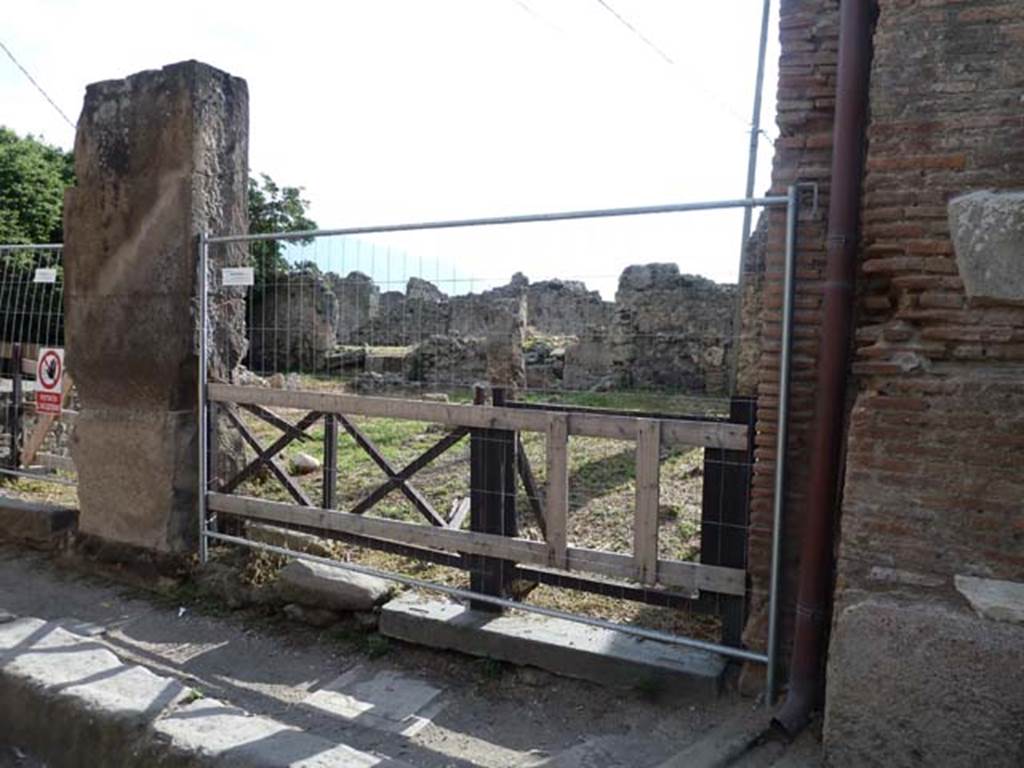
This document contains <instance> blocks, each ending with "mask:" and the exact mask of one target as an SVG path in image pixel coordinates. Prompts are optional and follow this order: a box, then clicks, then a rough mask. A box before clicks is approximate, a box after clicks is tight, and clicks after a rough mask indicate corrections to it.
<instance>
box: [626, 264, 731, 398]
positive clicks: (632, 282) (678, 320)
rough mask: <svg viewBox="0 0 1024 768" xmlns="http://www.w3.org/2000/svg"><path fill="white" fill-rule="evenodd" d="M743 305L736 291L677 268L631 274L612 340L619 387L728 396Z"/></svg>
mask: <svg viewBox="0 0 1024 768" xmlns="http://www.w3.org/2000/svg"><path fill="white" fill-rule="evenodd" d="M736 302H737V294H736V286H734V285H719V284H718V283H715V282H713V281H711V280H708V279H706V278H703V277H697V276H694V275H681V274H679V267H677V266H676V265H675V264H645V265H636V266H632V267H627V268H626V269H625V271H623V273H622V275H621V276H620V277H619V289H618V291H616V293H615V309H616V313H615V319H614V321H613V329H612V339H611V340H612V344H611V347H612V366H613V369H614V370H615V372H616V373H617V375H618V378H619V384H620V386H625V387H628V388H632V389H675V390H682V391H684V392H694V393H704V392H707V393H714V394H724V393H725V392H726V387H727V383H728V376H727V374H728V365H727V362H728V359H729V356H730V355H731V354H732V351H733V347H734V339H733V335H734V334H733V325H734V324H735V320H736Z"/></svg>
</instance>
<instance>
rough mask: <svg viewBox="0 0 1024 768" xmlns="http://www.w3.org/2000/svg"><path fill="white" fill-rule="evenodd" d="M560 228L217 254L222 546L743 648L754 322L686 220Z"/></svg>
mask: <svg viewBox="0 0 1024 768" xmlns="http://www.w3.org/2000/svg"><path fill="white" fill-rule="evenodd" d="M786 202H787V201H786V198H772V199H771V201H770V204H774V205H778V204H785V203H786ZM733 207H734V208H736V210H735V211H733V213H736V214H737V216H738V215H739V213H740V209H741V208H742V207H743V206H742V205H737V206H733ZM662 213H665V212H664V211H662ZM522 218H523V219H529V217H522ZM570 218H571V219H573V220H567V221H549V220H543V221H532V220H529V221H527V220H523V221H517V222H515V223H514V224H513V223H512V222H509V221H502V222H500V223H480V222H473V223H458V224H456V225H450V224H444V225H437V226H435V225H401V226H398V227H394V228H364V229H361V230H336V231H324V232H318V233H308V234H300V235H285V236H281V237H269V238H259V237H255V236H251V237H245V236H236V237H232V236H223V237H214V238H210V241H209V244H208V245H207V251H206V259H207V261H208V263H209V264H210V265H211V269H210V270H209V271H208V273H207V280H208V281H209V285H210V289H209V298H210V304H211V316H210V320H211V324H212V326H213V327H212V328H210V329H209V331H210V332H208V333H207V336H206V337H207V338H211V339H213V346H214V350H216V348H217V345H218V341H217V339H218V333H219V331H218V326H217V323H218V318H219V319H220V321H223V318H224V316H225V312H226V313H227V314H232V313H233V314H232V317H234V321H233V322H235V323H236V332H241V333H242V334H243V335H244V345H243V349H242V350H241V351H240V352H239V354H238V360H239V362H240V366H239V367H237V368H234V369H232V368H228V367H225V368H222V369H221V370H219V371H217V370H211V378H210V382H211V385H210V390H211V394H210V398H209V399H210V402H211V405H212V406H213V408H212V414H213V415H214V417H215V419H214V421H215V424H214V432H215V433H216V434H217V435H218V438H217V441H216V445H217V449H218V455H217V462H216V466H215V469H214V471H213V472H212V474H211V476H210V481H211V482H210V483H209V484H208V486H207V491H209V500H210V501H209V503H210V506H211V509H212V510H213V512H214V516H215V520H216V522H215V526H214V536H216V535H218V534H217V533H216V530H217V526H221V531H223V530H224V529H223V527H222V526H223V524H224V521H227V520H236V521H242V520H244V521H247V523H246V524H245V525H247V526H249V527H250V528H251V527H252V526H254V525H258V526H262V525H265V524H267V523H272V524H276V525H284V526H286V527H291V528H293V529H295V530H301V531H306V532H313V533H316V534H318V535H320V536H321V537H322V538H324V539H325V540H329V541H330V542H331V543H330V547H331V549H330V552H331V554H330V556H331V557H333V558H336V559H339V560H346V561H348V562H350V563H356V564H362V565H368V566H371V567H374V568H378V569H380V570H383V571H398V572H400V573H404V574H406V575H408V574H418V575H419V576H422V577H423V578H424V579H425V580H426V581H432V582H436V583H439V584H444V585H450V586H455V587H458V588H459V589H462V588H466V587H469V588H470V589H472V590H474V591H475V592H480V593H487V594H490V595H492V596H496V597H498V598H500V599H505V598H510V599H514V600H518V601H520V602H521V603H522V604H523V605H527V606H536V607H538V608H541V609H552V610H557V611H565V612H569V613H572V614H580V615H585V616H591V617H597V618H600V619H609V620H613V621H616V622H623V623H627V624H630V625H633V626H639V627H648V628H652V629H657V630H667V631H670V632H673V633H678V634H682V635H686V636H688V637H693V638H700V639H702V640H708V641H723V640H725V641H727V642H728V644H730V645H732V646H734V647H736V648H737V649H738V648H739V646H740V645H741V644H742V643H741V639H740V637H739V634H738V629H737V627H738V626H739V625H738V624H737V617H738V620H739V621H740V622H741V621H742V615H743V605H744V601H745V600H746V599H749V598H750V597H754V598H756V599H762V598H763V597H765V596H762V595H757V596H751V595H748V594H745V586H744V581H745V580H744V573H743V572H744V569H745V567H746V562H747V538H746V537H747V533H748V530H749V526H748V522H747V520H748V517H747V512H748V510H747V506H748V502H749V498H748V495H749V494H748V488H749V478H750V473H751V457H752V455H753V454H752V446H753V437H752V425H753V419H752V417H751V414H750V413H748V412H744V411H743V409H742V408H740V407H739V406H738V403H739V402H740V399H739V398H737V396H736V395H737V393H736V391H735V382H736V380H737V366H738V365H740V362H739V361H740V360H741V359H746V360H747V361H748V362H749V361H753V364H755V365H756V364H757V357H758V355H757V353H756V351H755V352H754V353H751V352H750V350H749V349H746V351H745V354H743V355H741V350H742V349H743V348H744V347H749V346H750V345H751V344H756V343H757V340H758V339H759V334H760V329H759V328H757V327H754V326H753V325H752V324H750V323H748V322H747V321H746V320H745V318H744V317H743V312H742V311H741V306H740V301H741V297H740V293H739V290H738V289H737V287H736V285H735V284H733V283H732V282H730V281H729V280H728V279H721V275H722V274H723V270H721V269H718V268H716V267H714V265H712V268H709V267H708V265H709V261H708V258H707V256H706V254H701V253H700V252H699V249H697V248H695V247H694V245H693V242H692V241H688V240H686V238H685V237H684V236H683V233H685V232H688V231H690V230H692V229H693V227H694V226H696V227H698V228H699V222H697V223H695V220H694V218H692V217H691V218H687V217H684V216H682V215H680V216H674V215H665V216H659V217H645V216H639V217H637V218H636V219H631V218H628V217H627V218H620V217H618V215H616V216H615V217H614V218H612V217H605V216H603V215H595V216H575V217H570ZM225 266H226V267H227V268H228V269H227V270H224V269H223V267H225ZM239 269H241V270H243V271H244V270H251V272H249V273H248V276H247V277H245V278H244V279H241V280H236V279H235V278H234V277H229V271H231V270H234V271H236V272H237V271H238V270H239ZM528 269H529V270H531V271H533V272H534V273H535V274H536V275H537V276H538V279H534V280H531V279H529V278H528V277H527V276H526V274H524V273H525V272H526V270H528ZM702 273H703V274H702ZM709 273H710V274H713V275H715V276H718V277H719V280H717V281H716V280H714V279H711V278H710V277H708V276H707V274H709ZM724 273H725V274H727V275H728V273H729V270H728V269H725V270H724ZM732 274H733V275H735V270H733V271H732ZM224 308H227V310H225V309H224ZM239 329H241V330H240V331H239ZM211 332H212V333H211ZM215 353H216V352H215ZM744 402H748V404H749V401H744ZM226 434H229V435H230V437H225V435H226ZM229 465H230V466H229ZM239 530H242V531H244V530H245V528H244V526H243V528H242V529H239ZM740 628H741V627H740ZM753 655H754V656H756V654H753ZM758 658H762V657H758Z"/></svg>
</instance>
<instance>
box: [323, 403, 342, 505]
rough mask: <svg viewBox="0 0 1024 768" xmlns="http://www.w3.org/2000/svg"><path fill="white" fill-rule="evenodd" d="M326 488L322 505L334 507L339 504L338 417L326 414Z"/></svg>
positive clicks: (324, 471)
mask: <svg viewBox="0 0 1024 768" xmlns="http://www.w3.org/2000/svg"><path fill="white" fill-rule="evenodd" d="M323 473H324V488H323V498H322V501H321V506H322V507H323V508H324V509H334V508H335V507H336V506H337V504H338V419H337V418H336V417H335V415H334V414H333V413H325V414H324V468H323Z"/></svg>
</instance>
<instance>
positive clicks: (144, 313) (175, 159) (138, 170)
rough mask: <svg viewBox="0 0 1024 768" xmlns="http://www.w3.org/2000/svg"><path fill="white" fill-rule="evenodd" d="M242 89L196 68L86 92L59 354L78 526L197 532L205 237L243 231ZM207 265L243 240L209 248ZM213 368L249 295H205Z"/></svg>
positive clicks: (236, 346)
mask: <svg viewBox="0 0 1024 768" xmlns="http://www.w3.org/2000/svg"><path fill="white" fill-rule="evenodd" d="M247 154H248V92H247V88H246V84H245V82H244V81H243V80H240V79H238V78H234V77H231V76H229V75H227V74H226V73H224V72H221V71H219V70H216V69H214V68H212V67H209V66H207V65H205V64H200V63H198V62H194V61H190V62H183V63H180V64H174V65H171V66H168V67H164V68H163V69H161V70H157V71H147V72H140V73H138V74H135V75H132V76H131V77H128V78H126V79H124V80H111V81H107V82H102V83H95V84H93V85H91V86H89V87H88V89H87V90H86V96H85V105H84V107H83V109H82V114H81V117H80V119H79V122H78V133H77V136H76V139H75V176H76V186H75V187H74V188H72V189H70V190H68V192H67V195H66V199H65V210H64V233H65V269H66V291H65V309H66V315H67V342H66V344H67V363H68V370H69V371H70V373H71V374H72V375H73V377H74V380H75V384H76V387H77V390H78V393H79V396H80V399H81V416H80V418H79V423H78V426H77V429H76V436H75V438H74V446H73V453H74V457H75V464H76V467H77V469H78V473H79V497H80V499H81V530H82V531H83V532H85V533H89V534H92V535H94V536H96V537H98V538H100V539H108V540H112V541H117V542H121V543H127V544H132V545H137V546H143V547H151V548H155V549H160V550H163V551H170V552H180V551H184V550H186V549H187V548H188V547H190V546H191V544H192V542H193V541H194V531H195V528H196V526H195V500H196V480H197V474H196V465H197V451H196V444H195V439H196V423H197V395H196V389H197V387H196V382H197V373H198V358H197V356H196V339H197V338H198V336H197V333H196V327H195V320H194V314H193V306H194V299H195V293H196V276H197V269H196V265H197V258H198V252H197V236H198V235H199V233H200V232H204V231H205V232H217V233H223V232H245V231H246V229H247V221H246V215H247V214H246V210H247V207H246V201H247V198H246V194H247V179H248V168H247ZM210 257H211V267H212V269H211V273H215V272H216V267H218V266H221V265H226V264H234V263H238V261H239V259H240V258H242V254H241V252H240V250H239V249H238V248H234V247H215V248H212V249H211V252H210ZM210 311H211V315H212V316H213V317H215V318H216V326H217V332H216V333H215V334H212V336H211V338H212V341H213V343H212V349H211V361H210V365H211V371H212V372H213V373H215V374H216V375H217V376H219V377H221V378H230V376H231V375H232V371H233V370H234V368H235V366H236V365H237V363H238V361H239V360H240V358H241V356H242V355H243V354H244V352H245V333H244V303H243V302H242V301H241V300H240V299H239V297H238V296H237V295H233V294H230V293H229V292H225V293H224V295H220V294H216V295H214V296H212V297H211V306H210Z"/></svg>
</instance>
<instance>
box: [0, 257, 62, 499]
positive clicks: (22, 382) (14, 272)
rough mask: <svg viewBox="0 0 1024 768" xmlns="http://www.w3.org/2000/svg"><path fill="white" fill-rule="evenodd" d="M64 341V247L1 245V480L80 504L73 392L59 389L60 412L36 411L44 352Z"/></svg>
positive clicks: (8, 489) (35, 494) (15, 489)
mask: <svg viewBox="0 0 1024 768" xmlns="http://www.w3.org/2000/svg"><path fill="white" fill-rule="evenodd" d="M63 346H64V269H63V249H62V248H61V246H60V245H0V397H2V406H0V410H2V414H3V417H2V418H3V427H2V428H3V434H2V437H0V443H2V447H0V478H3V479H4V480H5V488H4V492H5V493H8V494H11V493H14V494H17V495H22V496H27V497H31V498H41V499H45V500H48V501H61V502H68V503H73V502H74V488H73V486H74V467H73V465H72V463H71V456H70V445H69V443H70V429H71V422H72V421H73V418H74V415H75V412H74V409H73V400H72V396H71V393H70V392H64V391H61V392H59V393H58V401H57V403H56V404H54V406H55V407H56V408H58V409H60V411H61V412H58V413H44V412H41V411H40V410H39V409H38V408H37V393H38V391H39V390H40V388H41V384H40V382H39V381H38V380H37V377H36V373H37V364H38V361H39V358H40V355H41V353H42V352H43V351H45V350H47V349H54V348H55V349H58V350H59V349H61V348H63ZM58 357H59V356H58ZM51 358H52V356H51ZM52 359H58V358H52ZM60 366H62V363H60V364H59V365H58V366H57V367H60ZM58 375H59V374H58ZM64 385H65V386H66V382H64ZM62 389H63V387H62Z"/></svg>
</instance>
